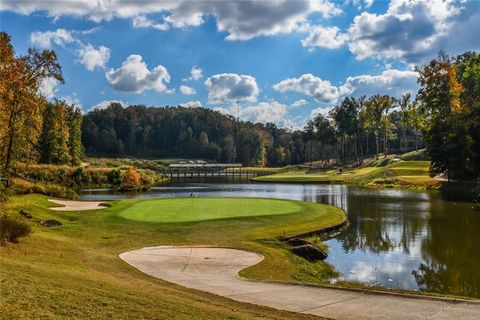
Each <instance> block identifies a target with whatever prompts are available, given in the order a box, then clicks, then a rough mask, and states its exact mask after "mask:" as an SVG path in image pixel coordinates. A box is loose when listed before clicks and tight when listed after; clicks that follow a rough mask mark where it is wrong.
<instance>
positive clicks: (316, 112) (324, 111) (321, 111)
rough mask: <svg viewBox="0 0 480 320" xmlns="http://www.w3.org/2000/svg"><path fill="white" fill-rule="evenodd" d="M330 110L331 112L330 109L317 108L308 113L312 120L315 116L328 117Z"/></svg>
mask: <svg viewBox="0 0 480 320" xmlns="http://www.w3.org/2000/svg"><path fill="white" fill-rule="evenodd" d="M330 110H332V107H318V108H315V109H313V110H312V111H311V112H310V118H312V119H313V118H315V117H316V116H318V115H319V114H321V115H322V116H324V117H328V113H329V112H330Z"/></svg>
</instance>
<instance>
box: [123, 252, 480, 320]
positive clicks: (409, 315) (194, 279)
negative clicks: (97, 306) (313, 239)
mask: <svg viewBox="0 0 480 320" xmlns="http://www.w3.org/2000/svg"><path fill="white" fill-rule="evenodd" d="M120 258H121V259H123V260H124V261H126V262H127V263H129V264H130V265H132V266H134V267H135V268H137V269H139V270H140V271H142V272H144V273H146V274H148V275H151V276H153V277H156V278H160V279H163V280H166V281H169V282H172V283H176V284H179V285H181V286H184V287H188V288H193V289H197V290H202V291H206V292H210V293H213V294H217V295H220V296H224V297H227V298H230V299H233V300H237V301H242V302H248V303H253V304H257V305H263V306H268V307H272V308H276V309H282V310H287V311H294V312H299V313H307V314H313V315H317V316H323V317H328V318H333V319H348V320H350V319H352V320H353V319H355V320H357V319H472V320H473V319H475V320H478V319H480V303H478V304H466V303H460V302H457V303H453V302H452V301H435V300H430V299H428V298H427V299H420V298H410V297H401V296H393V295H387V294H368V293H366V292H365V291H355V290H339V289H332V288H324V287H315V286H303V285H295V284H288V283H273V282H267V281H255V282H254V281H249V280H246V279H243V278H240V277H239V276H238V272H239V271H240V270H242V269H244V268H246V267H249V266H252V265H255V264H257V263H259V262H260V261H261V260H262V259H263V258H262V257H261V256H260V255H258V254H255V253H252V252H247V251H242V250H235V249H227V248H208V247H207V248H202V247H170V246H160V247H149V248H143V249H140V250H135V251H130V252H125V253H122V254H120ZM477 301H478V300H477Z"/></svg>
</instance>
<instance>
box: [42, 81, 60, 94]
mask: <svg viewBox="0 0 480 320" xmlns="http://www.w3.org/2000/svg"><path fill="white" fill-rule="evenodd" d="M59 85H60V82H59V81H58V80H57V79H55V78H44V79H43V80H42V82H41V83H40V87H39V88H38V90H39V92H40V94H41V95H42V96H44V97H46V98H52V97H53V96H54V95H55V93H56V92H57V91H58V86H59Z"/></svg>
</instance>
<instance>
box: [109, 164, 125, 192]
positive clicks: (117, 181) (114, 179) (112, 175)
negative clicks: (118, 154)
mask: <svg viewBox="0 0 480 320" xmlns="http://www.w3.org/2000/svg"><path fill="white" fill-rule="evenodd" d="M122 181H123V175H122V171H121V170H120V169H119V168H114V169H112V171H110V172H109V173H108V182H109V183H110V184H111V185H112V186H113V187H117V186H119V185H121V184H122Z"/></svg>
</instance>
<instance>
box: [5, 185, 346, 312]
mask: <svg viewBox="0 0 480 320" xmlns="http://www.w3.org/2000/svg"><path fill="white" fill-rule="evenodd" d="M197 200H199V199H194V200H193V201H197ZM208 200H209V201H211V205H212V207H216V208H218V210H217V212H219V213H220V211H221V209H220V208H222V206H223V207H224V209H225V211H224V214H223V215H219V216H217V217H220V216H222V218H220V219H218V218H216V219H210V220H202V221H200V220H198V219H197V218H196V217H195V218H190V219H187V220H190V221H181V222H167V223H166V222H152V221H149V222H145V221H136V220H129V219H125V218H123V217H121V216H120V215H121V214H122V212H123V213H125V212H129V210H131V209H130V208H132V207H133V208H135V206H139V205H140V204H141V203H142V201H141V200H133V201H117V202H112V203H111V207H109V208H106V209H103V210H96V211H82V212H59V211H53V210H50V209H49V207H50V206H52V204H51V203H49V202H48V201H47V197H45V196H41V195H26V196H16V197H11V198H10V199H9V200H8V202H7V203H6V205H5V209H6V210H7V211H8V212H9V214H11V215H14V216H15V215H16V216H19V215H18V211H19V210H21V209H23V210H25V211H27V212H29V213H30V214H32V215H33V216H34V217H35V218H40V219H56V220H59V221H61V222H62V223H63V224H64V225H63V226H61V227H56V228H43V227H40V226H38V225H37V224H33V223H32V224H31V225H32V229H33V233H32V234H31V235H30V236H29V237H27V238H22V239H21V241H20V243H18V244H11V245H9V246H8V247H2V248H0V283H1V286H0V297H1V299H0V310H2V312H1V313H0V318H2V319H12V318H20V319H21V318H26V319H28V318H32V317H35V318H46V319H49V318H92V319H104V318H116V319H129V318H131V319H142V318H143V319H158V318H163V319H173V318H174V319H253V318H262V319H263V318H265V319H292V318H296V319H297V318H298V319H313V318H314V317H310V316H307V315H301V314H293V313H289V312H284V311H279V310H273V309H269V308H265V307H260V306H254V305H249V304H244V303H240V302H235V301H232V300H229V299H226V298H222V297H219V296H215V295H212V294H208V293H203V292H200V291H196V290H192V289H187V288H182V287H180V286H177V285H174V284H170V283H167V282H164V281H162V280H159V279H155V278H152V277H149V276H147V275H145V274H143V273H142V272H140V271H138V270H137V269H135V268H133V267H131V266H129V265H128V264H126V263H125V262H123V261H122V260H120V259H119V258H118V254H119V253H121V252H125V251H128V250H133V249H138V248H142V247H145V246H156V245H188V244H197V245H198V244H203V245H217V246H226V247H233V248H239V249H245V250H250V251H254V252H258V253H260V254H262V255H263V256H264V257H265V259H264V260H263V261H262V262H261V263H259V264H258V265H255V266H253V267H250V268H248V269H245V270H243V271H242V273H241V275H242V276H246V277H250V278H254V279H272V280H282V281H307V282H314V283H319V282H322V280H323V279H326V278H328V277H330V276H336V275H337V274H336V272H335V270H333V269H332V267H331V266H329V265H328V264H326V263H324V262H317V263H310V262H307V261H306V260H303V259H301V258H299V257H297V256H295V255H292V254H291V253H290V252H289V251H288V248H287V247H286V246H285V245H284V244H283V243H281V242H280V241H278V240H277V237H278V236H279V235H283V234H284V233H285V234H296V233H302V232H305V231H309V230H313V229H318V228H322V227H327V226H331V225H336V224H338V223H340V222H342V221H343V220H344V219H345V215H344V213H343V211H341V210H340V209H338V208H334V207H330V206H325V205H318V204H313V203H305V202H300V201H293V202H292V204H289V205H286V207H287V209H285V210H294V211H292V212H290V213H285V212H283V214H268V213H271V212H269V210H268V209H267V208H265V207H268V206H269V205H272V204H273V205H277V204H279V203H282V204H284V203H283V201H279V200H265V202H262V204H261V205H260V202H259V203H258V204H255V202H257V201H258V200H257V199H248V201H247V200H245V205H244V207H243V208H244V209H245V210H247V209H246V207H247V205H246V204H247V203H251V204H252V211H254V210H256V209H261V210H263V211H259V212H263V213H267V214H265V215H262V216H241V217H232V216H231V214H230V213H226V212H227V211H230V210H231V209H232V208H231V205H232V203H231V202H230V203H229V201H232V200H230V199H227V200H224V199H214V198H212V199H208ZM152 201H153V200H152ZM162 201H165V202H162ZM172 201H174V202H178V204H179V205H180V202H182V201H183V202H184V204H183V205H184V206H185V207H186V208H188V205H189V204H190V203H191V202H190V201H192V199H189V198H187V199H183V200H180V199H176V200H172ZM225 201H226V202H225ZM238 201H242V200H238ZM148 202H149V201H146V203H148ZM167 202H169V201H168V200H158V202H157V203H158V204H159V206H160V207H161V208H162V209H163V213H168V211H167V207H168V206H167V205H166V204H167ZM170 204H171V203H170ZM227 204H228V205H227ZM145 208H146V207H145ZM204 209H207V207H204ZM145 210H146V209H145ZM175 210H176V209H175V206H170V209H169V211H170V213H171V212H172V211H175ZM236 210H237V209H236ZM245 210H240V209H238V211H237V212H239V213H240V214H241V215H243V214H244V213H245ZM198 213H199V212H194V211H192V210H187V211H186V212H184V215H187V216H196V215H197V214H198ZM201 214H202V213H201ZM203 214H205V215H207V216H208V213H207V212H205V211H204V212H203ZM165 217H166V216H165ZM225 217H228V218H227V219H225ZM176 218H177V219H185V218H183V217H182V218H181V217H179V216H178V215H177V216H176ZM159 219H160V220H161V219H162V218H159ZM165 219H166V218H165ZM193 220H194V221H193Z"/></svg>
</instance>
